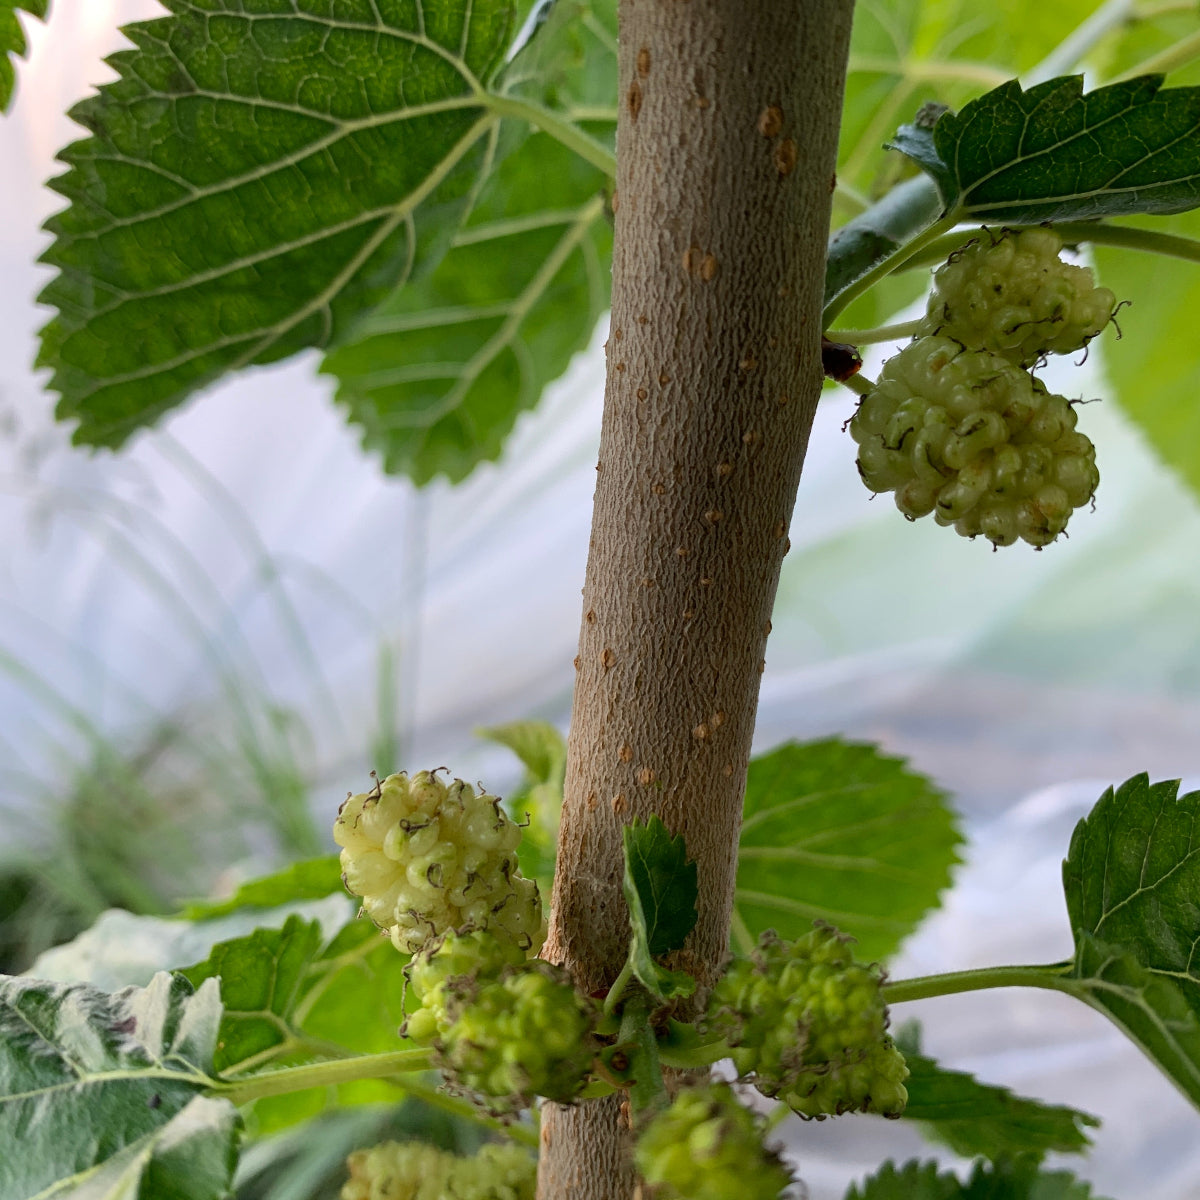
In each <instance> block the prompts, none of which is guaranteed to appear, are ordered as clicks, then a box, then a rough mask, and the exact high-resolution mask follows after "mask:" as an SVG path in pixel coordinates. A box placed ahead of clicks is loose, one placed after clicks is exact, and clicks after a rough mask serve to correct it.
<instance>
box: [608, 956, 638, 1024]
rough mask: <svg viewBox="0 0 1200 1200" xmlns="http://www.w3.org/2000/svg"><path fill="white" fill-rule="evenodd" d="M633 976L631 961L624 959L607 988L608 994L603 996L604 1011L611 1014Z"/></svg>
mask: <svg viewBox="0 0 1200 1200" xmlns="http://www.w3.org/2000/svg"><path fill="white" fill-rule="evenodd" d="M632 978H633V962H632V961H631V960H630V959H628V958H627V959H626V960H625V965H624V966H623V967H622V968H621V973H620V975H618V976H617V977H616V979H614V980H613V985H612V987H610V988H609V989H608V995H607V996H606V997H605V998H604V1011H605V1012H606V1013H608V1014H612V1013H613V1012H614V1011H615V1010H616V1007H617V1004H618V1003H619V1002H620V1000H621V997H622V996H623V995H624V994H625V989H626V987H628V986H629V981H630V980H631V979H632Z"/></svg>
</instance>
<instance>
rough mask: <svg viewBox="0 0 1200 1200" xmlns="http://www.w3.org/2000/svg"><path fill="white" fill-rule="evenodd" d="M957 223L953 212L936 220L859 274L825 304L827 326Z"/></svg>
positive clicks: (956, 217)
mask: <svg viewBox="0 0 1200 1200" xmlns="http://www.w3.org/2000/svg"><path fill="white" fill-rule="evenodd" d="M957 224H958V216H957V215H956V214H953V213H952V214H951V215H950V216H948V217H943V218H942V219H941V220H940V221H935V222H934V223H933V224H932V225H930V226H929V228H928V229H926V230H925V232H924V233H921V234H918V235H917V236H916V237H915V238H913V240H912V241H911V242H909V243H908V244H907V245H904V246H901V247H900V249H898V250H897V251H896V252H895V254H892V255H891V256H889V257H888V258H885V259H883V260H882V261H880V262H878V263H876V264H875V266H873V267H872V268H871V269H870V270H869V271H867V272H866V273H865V274H863V275H861V276H859V278H858V279H856V280H855V281H854V282H853V283H852V284H851V285H850V286H849V287H848V288H846V290H845V291H844V292H842V293H840V294H839V295H837V296H835V297H834V298H833V299H832V300H831V301H830V302H829V303H828V304H827V305H826V306H825V315H824V322H825V328H826V329H828V328H829V326H830V324H831V323H832V321H833V318H834V317H836V316H837V315H838V313H840V312H841V311H842V310H843V309H844V308H846V306H847V305H849V304H850V303H851V302H853V301H854V300H857V299H858V297H859V296H861V295H862V294H863V293H864V292H867V291H869V290H870V289H871V288H873V287H874V286H875V284H877V283H878V282H879V281H880V280H881V279H885V278H887V276H888V275H890V274H891V273H892V272H893V271H895V270H897V269H898V268H899V267H901V266H906V265H907V264H908V262H909V261H910V259H912V258H913V257H914V256H915V255H917V254H920V253H921V251H922V250H924V249H925V247H926V246H928V245H930V244H931V243H932V242H936V241H937V240H938V239H939V238H940V237H941V236H942V235H943V234H945V233H948V232H949V231H950V230H951V229H953V228H954V227H955V225H957Z"/></svg>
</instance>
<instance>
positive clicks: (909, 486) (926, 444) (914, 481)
mask: <svg viewBox="0 0 1200 1200" xmlns="http://www.w3.org/2000/svg"><path fill="white" fill-rule="evenodd" d="M1076 422H1077V417H1076V413H1075V409H1074V408H1072V407H1071V405H1070V404H1069V403H1068V402H1067V401H1066V400H1065V399H1064V398H1063V397H1062V396H1055V395H1052V394H1051V393H1049V392H1047V391H1046V389H1045V388H1044V387H1043V386H1042V385H1041V383H1040V382H1039V381H1038V380H1036V379H1033V378H1031V377H1030V376H1029V375H1028V374H1027V373H1026V372H1025V371H1022V370H1021V369H1020V368H1019V367H1017V366H1014V365H1013V364H1012V363H1011V362H1008V361H1006V360H1005V359H1003V358H1000V357H998V356H996V355H994V354H989V353H987V352H985V351H979V350H964V349H962V347H961V346H960V345H958V344H957V343H956V342H954V341H951V340H950V339H949V338H944V337H923V338H919V339H918V340H917V341H915V342H913V343H911V344H910V345H908V346H906V347H905V348H904V349H903V350H901V351H900V353H899V354H897V355H895V356H894V357H893V358H890V359H888V361H887V362H886V363H884V366H883V370H882V372H881V373H880V376H879V382H878V384H877V385H876V387H875V388H874V389H873V390H872V391H871V392H869V393H868V394H867V395H866V396H864V397H863V399H862V401H861V403H860V404H859V407H858V411H857V412H856V413H855V414H854V416H853V417H852V418H851V420H850V434H851V436H852V437H853V438H854V440H855V441H856V442H857V443H858V447H859V451H858V471H859V474H860V475H861V476H862V480H863V483H865V484H866V486H867V487H868V488H870V490H871V491H873V492H894V493H895V500H896V507H897V508H898V509H899V510H900V511H901V512H902V513H903V514H904V515H905V516H906V517H908V518H909V519H910V520H913V521H915V520H918V519H919V518H921V517H924V516H928V515H929V514H930V513H932V514H933V517H934V520H935V521H937V523H938V524H939V525H953V526H954V528H955V530H956V531H957V532H958V533H960V534H961V535H963V536H964V537H978V536H979V535H981V534H982V535H983V536H984V537H986V538H988V539H989V540H990V541H991V542H992V544H993V545H996V546H1009V545H1012V543H1013V542H1015V541H1017V540H1018V539H1024V540H1025V541H1026V542H1029V543H1030V544H1031V545H1034V546H1037V547H1041V546H1045V545H1048V544H1049V543H1050V542H1052V541H1054V539H1055V538H1056V537H1058V535H1059V534H1060V533H1062V532H1063V530H1064V529H1065V528H1066V526H1067V521H1068V520H1069V518H1070V516H1071V513H1072V511H1073V510H1074V509H1076V508H1078V507H1080V506H1081V505H1084V504H1087V503H1088V502H1089V501H1090V500H1091V498H1092V496H1093V495H1094V494H1095V491H1096V487H1097V485H1098V484H1099V482H1100V475H1099V472H1098V471H1097V470H1096V450H1095V447H1094V446H1093V445H1092V443H1091V441H1090V440H1089V439H1088V438H1087V437H1086V435H1084V434H1082V433H1080V432H1079V431H1078V430H1077V429H1076V428H1075V426H1076Z"/></svg>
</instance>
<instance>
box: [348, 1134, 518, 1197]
mask: <svg viewBox="0 0 1200 1200" xmlns="http://www.w3.org/2000/svg"><path fill="white" fill-rule="evenodd" d="M346 1166H347V1167H348V1168H349V1171H350V1178H349V1179H348V1180H347V1181H346V1183H345V1184H344V1185H343V1187H342V1191H341V1200H534V1192H535V1190H536V1184H537V1164H536V1162H535V1161H534V1160H533V1158H532V1157H531V1156H530V1155H529V1153H528V1151H526V1150H523V1149H521V1147H520V1146H514V1145H489V1146H484V1147H483V1148H482V1149H481V1150H480V1151H479V1152H478V1153H477V1154H473V1155H471V1156H470V1157H465V1158H464V1157H460V1156H458V1155H456V1154H450V1153H448V1152H447V1151H445V1150H439V1149H437V1148H436V1147H435V1146H428V1145H425V1144H424V1143H422V1142H383V1143H382V1144H380V1145H378V1146H373V1147H371V1149H369V1150H355V1151H354V1153H353V1154H351V1155H350V1157H349V1158H348V1159H347V1160H346Z"/></svg>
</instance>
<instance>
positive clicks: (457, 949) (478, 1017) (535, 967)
mask: <svg viewBox="0 0 1200 1200" xmlns="http://www.w3.org/2000/svg"><path fill="white" fill-rule="evenodd" d="M408 979H409V983H410V985H411V986H412V989H413V992H414V993H415V995H416V998H417V999H418V1000H419V1001H420V1007H419V1008H417V1009H416V1010H415V1011H414V1012H413V1013H412V1015H411V1016H409V1018H408V1020H407V1021H406V1022H405V1024H404V1027H403V1029H402V1031H401V1032H402V1033H403V1034H404V1035H405V1036H406V1037H408V1038H411V1039H412V1040H413V1041H414V1042H416V1043H417V1044H418V1045H424V1046H432V1047H433V1048H434V1049H435V1050H436V1051H437V1058H436V1062H437V1066H438V1067H439V1069H440V1070H442V1071H443V1072H444V1073H445V1075H446V1077H447V1080H448V1081H449V1082H450V1083H451V1084H452V1085H454V1086H456V1087H458V1088H461V1089H462V1090H464V1091H467V1092H470V1093H473V1094H475V1095H477V1096H480V1097H483V1098H485V1100H484V1103H485V1105H486V1107H488V1108H489V1109H491V1110H492V1111H494V1112H511V1111H516V1110H518V1109H520V1108H524V1107H528V1106H529V1104H530V1103H532V1100H533V1097H534V1096H545V1097H546V1098H548V1099H550V1100H557V1101H559V1102H560V1103H566V1102H567V1101H569V1100H572V1099H573V1098H574V1097H575V1096H576V1095H578V1093H579V1091H580V1089H581V1088H582V1087H583V1085H584V1083H585V1082H586V1080H587V1077H588V1074H589V1071H590V1069H591V1066H592V1062H593V1059H594V1058H595V1055H596V1051H597V1049H598V1045H597V1043H596V1042H595V1039H594V1038H593V1031H594V1028H595V1023H596V1017H597V1013H596V1009H595V1006H594V1005H593V1004H592V1002H591V1001H590V1000H588V999H587V998H585V997H583V996H581V995H579V993H578V992H577V991H576V990H575V988H574V986H573V985H572V983H571V981H570V976H569V975H568V974H567V973H566V972H565V971H564V970H563V969H562V968H561V967H556V966H554V965H552V964H551V963H548V962H543V961H542V960H541V959H532V960H526V958H525V956H524V954H522V953H521V952H520V951H519V950H517V949H515V948H514V947H513V946H512V943H511V942H504V941H501V940H500V939H498V938H497V937H496V936H495V935H494V934H492V933H491V932H490V931H488V930H476V931H473V932H471V933H469V934H465V935H456V934H448V935H447V936H446V937H445V939H444V940H442V941H441V942H440V943H435V944H432V945H430V946H427V947H426V948H425V949H424V950H422V951H421V952H420V953H418V954H417V955H416V956H415V957H414V959H413V961H412V963H411V964H410V966H409V968H408Z"/></svg>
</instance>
